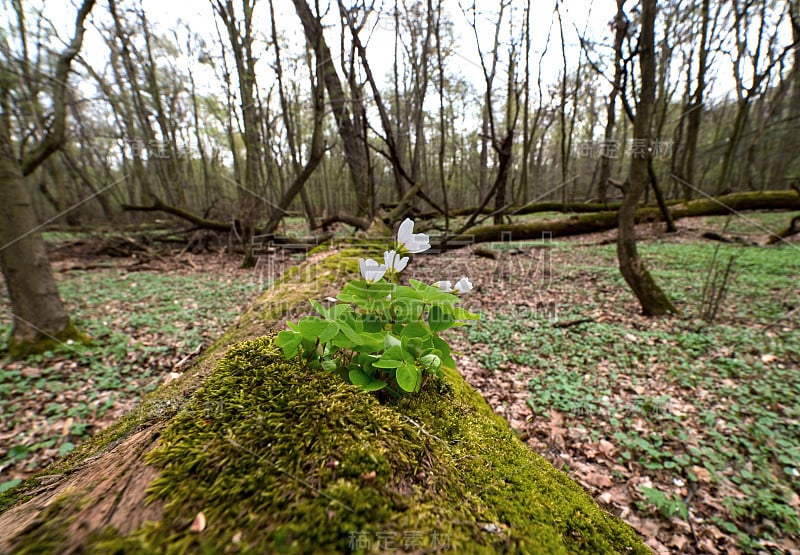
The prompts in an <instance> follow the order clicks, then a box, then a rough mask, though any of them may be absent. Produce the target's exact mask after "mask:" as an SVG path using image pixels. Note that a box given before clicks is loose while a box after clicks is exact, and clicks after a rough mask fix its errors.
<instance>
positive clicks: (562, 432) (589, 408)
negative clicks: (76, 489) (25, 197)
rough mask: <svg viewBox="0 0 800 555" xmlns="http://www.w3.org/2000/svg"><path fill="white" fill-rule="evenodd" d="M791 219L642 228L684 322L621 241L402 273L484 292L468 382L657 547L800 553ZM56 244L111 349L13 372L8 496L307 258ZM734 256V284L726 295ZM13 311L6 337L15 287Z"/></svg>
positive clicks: (436, 263) (650, 260)
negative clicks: (725, 274)
mask: <svg viewBox="0 0 800 555" xmlns="http://www.w3.org/2000/svg"><path fill="white" fill-rule="evenodd" d="M790 217H791V215H789V214H785V213H783V214H777V213H764V214H750V215H747V216H744V217H736V218H733V219H728V218H723V217H713V218H699V219H691V220H681V221H679V222H678V227H679V232H678V233H677V234H671V235H667V234H665V233H663V231H662V226H661V225H648V226H641V227H640V228H639V230H638V231H639V235H640V238H641V241H640V251H641V252H642V254H643V257H644V259H645V261H646V263H647V264H648V265H649V267H650V269H651V270H652V272H653V274H654V276H655V277H656V279H657V281H658V282H659V283H660V284H661V285H662V287H663V288H664V289H665V290H666V291H667V292H668V294H669V295H670V297H671V298H672V299H673V300H674V301H675V303H676V305H677V307H678V309H679V310H680V315H679V316H676V317H667V318H645V317H643V316H641V315H639V309H638V305H637V303H636V301H635V299H634V298H633V296H632V295H631V294H630V292H629V290H628V288H627V287H626V286H625V284H624V282H623V281H622V278H621V276H620V274H619V272H618V270H617V266H616V256H615V246H614V243H613V241H614V238H615V236H616V232H615V231H611V232H607V233H601V234H593V235H586V236H581V237H576V238H571V239H565V240H558V241H555V240H542V241H533V242H531V241H529V242H524V243H516V242H513V238H510V239H509V241H506V242H503V243H494V244H491V245H483V247H484V249H486V250H484V249H481V250H483V253H482V254H483V255H486V254H491V255H493V256H494V258H486V257H485V256H480V255H479V254H478V252H477V251H476V249H475V248H474V247H470V248H464V249H460V250H457V251H451V252H447V253H444V254H439V255H419V256H417V257H415V259H414V260H412V263H411V264H410V265H409V268H408V269H407V270H406V272H405V273H404V275H407V276H408V277H414V278H416V279H421V280H423V281H429V282H433V281H437V280H440V279H449V280H452V281H455V280H457V279H459V278H460V277H461V276H462V275H466V276H469V277H470V278H471V280H472V282H473V283H474V284H475V290H474V291H473V292H472V293H471V294H470V295H469V296H466V297H465V298H464V303H465V305H466V306H468V307H469V308H470V309H472V310H474V311H477V312H479V313H480V314H481V315H482V319H481V320H480V321H479V322H476V323H474V324H473V325H470V326H468V327H465V328H460V329H456V330H452V332H450V333H451V336H450V339H451V341H452V342H453V343H454V344H455V347H456V350H457V351H458V352H459V355H458V356H457V357H456V360H457V361H458V364H459V370H460V371H461V373H462V374H463V375H464V376H465V378H466V379H467V380H468V381H469V382H470V383H471V384H472V385H473V386H474V387H475V388H476V389H478V390H479V391H481V392H482V393H483V395H484V397H485V398H486V400H487V401H488V402H489V404H490V405H491V406H492V408H493V409H494V410H495V411H496V412H497V413H499V414H501V415H503V416H504V417H505V418H506V419H507V420H508V421H509V423H510V424H511V426H512V427H513V428H514V429H515V430H517V431H518V432H519V434H520V437H521V438H522V439H523V441H525V442H527V443H528V444H529V445H530V446H531V448H532V449H533V450H534V451H536V452H537V453H540V454H541V455H542V456H544V457H546V458H547V459H548V460H549V461H551V462H552V463H553V464H554V465H556V466H557V467H558V468H561V469H563V470H564V471H565V472H567V473H568V474H569V475H570V476H571V477H572V478H574V479H575V480H576V481H578V482H580V483H581V484H582V485H583V486H584V487H585V488H586V489H587V490H588V491H589V492H590V493H591V494H592V495H593V496H594V497H595V499H597V501H598V503H600V504H601V505H603V506H604V507H606V508H607V510H609V511H610V512H612V513H614V514H616V515H619V516H620V517H621V518H623V519H624V520H626V521H627V522H629V523H630V524H631V525H632V526H633V527H634V528H636V529H637V530H638V531H639V532H640V534H641V535H642V537H643V538H644V539H645V540H646V541H647V543H648V545H649V546H650V547H651V548H653V550H654V551H656V552H658V553H661V552H663V553H669V552H673V553H675V552H679V553H736V552H749V553H758V552H763V553H786V552H788V553H800V543H798V540H797V538H798V537H800V517H799V516H798V515H800V486H799V485H798V484H800V403H799V402H798V399H800V333H798V330H799V329H800V313H799V312H800V287H798V284H800V255H799V254H800V243H799V242H797V241H792V242H790V243H789V244H784V245H781V246H780V247H778V246H772V247H762V246H757V245H756V244H755V243H757V242H761V243H763V242H764V240H765V239H766V236H767V232H768V230H773V231H774V230H777V229H780V228H782V227H784V226H785V225H786V224H787V223H788V222H789V219H790ZM709 231H714V232H717V233H720V234H724V235H726V236H727V237H733V238H735V239H736V240H737V241H739V242H736V243H730V244H727V243H726V244H723V243H719V242H715V241H708V240H705V239H703V238H702V237H701V235H702V234H703V233H704V232H709ZM48 240H49V241H50V244H51V256H52V260H53V264H54V268H55V270H56V273H57V279H58V281H59V287H60V290H61V293H62V296H63V297H64V299H65V301H66V303H67V305H68V308H69V310H70V311H71V313H72V314H73V315H74V318H75V320H76V322H77V323H78V324H79V326H81V327H82V328H83V329H85V330H87V331H88V333H89V334H90V335H91V336H92V337H93V338H94V339H95V341H94V343H93V345H92V346H90V347H84V346H80V345H70V346H64V348H62V349H59V350H57V351H55V352H50V353H45V354H44V355H41V356H37V357H31V358H29V359H27V360H25V361H20V362H11V361H9V360H7V359H0V414H1V415H2V416H0V491H3V490H5V489H7V488H9V487H12V486H13V485H15V484H16V483H19V480H21V479H24V478H26V477H28V476H30V475H32V474H34V473H35V472H37V471H38V470H41V469H42V468H43V467H44V466H45V465H46V464H48V463H49V462H51V461H53V460H54V459H55V458H57V457H58V456H59V455H62V454H64V453H67V452H69V451H70V450H72V449H73V448H74V446H75V445H76V444H77V443H78V442H80V441H81V440H83V439H85V438H86V437H88V436H89V435H91V434H92V433H94V432H96V431H97V430H100V429H102V428H104V427H106V426H107V425H108V424H110V423H111V422H113V421H114V420H115V419H116V418H117V417H118V416H120V415H121V414H123V413H125V412H127V411H130V410H135V407H136V402H137V401H138V399H139V398H140V397H141V395H143V394H144V393H145V392H147V391H150V390H152V389H154V388H156V387H157V386H158V385H159V384H160V383H163V382H164V381H168V380H170V379H173V378H174V377H175V376H176V375H178V374H179V373H180V372H181V371H182V370H183V369H185V368H187V367H188V365H189V364H190V363H191V361H192V360H193V358H194V357H196V356H197V355H198V354H199V353H200V352H202V349H203V348H204V347H206V346H208V345H210V344H211V343H212V342H213V341H214V340H215V339H216V338H217V337H218V336H219V335H220V334H221V333H222V332H223V331H224V330H225V329H226V328H227V327H228V326H229V325H230V324H231V323H232V322H233V321H234V320H235V318H236V316H237V315H238V314H239V313H241V312H242V311H243V310H244V308H245V307H247V306H248V305H249V304H250V302H252V300H253V299H254V298H255V296H256V295H257V294H258V293H259V291H261V290H262V289H263V288H265V287H267V286H268V285H269V283H270V282H271V280H272V279H274V278H275V277H277V276H278V275H280V273H281V272H282V271H283V269H285V268H286V267H288V266H289V265H291V264H294V263H296V262H297V261H298V260H299V259H301V256H299V255H294V254H290V253H285V252H283V251H278V252H276V253H273V254H272V255H270V256H268V257H263V258H260V259H259V262H260V263H259V264H258V265H257V266H256V268H254V269H246V270H245V269H241V268H239V263H240V258H239V257H233V256H230V255H226V254H190V253H188V252H186V253H182V254H180V255H177V256H170V257H166V256H152V253H140V254H139V255H138V257H130V256H117V257H111V256H108V253H109V252H113V250H109V249H105V250H104V251H103V253H102V254H98V252H97V249H93V248H92V247H91V245H93V244H95V243H96V240H97V238H96V237H94V238H91V237H88V238H87V239H86V241H85V242H81V241H77V242H76V241H75V237H74V236H72V235H70V236H62V235H61V234H55V235H50V236H49V237H48ZM123 246H124V245H123ZM128 246H129V247H130V245H128ZM129 251H130V249H122V250H121V251H120V254H125V253H128V254H130V252H129ZM731 258H732V259H733V263H732V267H731V268H732V273H731V277H730V280H729V283H728V284H727V286H726V287H724V288H722V287H721V286H720V285H719V282H720V279H717V284H716V285H713V281H714V275H715V269H717V270H719V271H720V272H721V271H724V269H725V267H726V266H727V264H728V261H729V260H730V259H731ZM706 284H712V286H711V287H704V286H705V285H706ZM704 289H705V290H706V294H705V295H704ZM709 289H710V290H711V291H713V292H715V293H719V292H720V291H721V290H722V289H724V290H725V296H724V298H723V299H722V301H721V303H720V304H719V309H718V312H717V314H716V315H715V318H714V320H713V322H707V321H704V320H703V319H702V318H700V316H701V312H702V310H703V308H704V307H706V308H708V307H709V303H708V302H703V298H704V296H705V297H708V294H707V293H708V290H709ZM0 314H2V317H0V337H2V339H0V342H2V341H4V340H5V337H6V336H7V334H8V331H9V327H10V317H9V316H8V315H9V314H10V309H9V307H8V299H7V297H6V296H5V291H3V292H2V293H0ZM2 348H3V345H2V344H0V349H2Z"/></svg>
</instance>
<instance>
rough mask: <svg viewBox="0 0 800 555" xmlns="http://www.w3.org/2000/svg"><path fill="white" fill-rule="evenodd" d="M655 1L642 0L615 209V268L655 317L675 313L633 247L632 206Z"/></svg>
mask: <svg viewBox="0 0 800 555" xmlns="http://www.w3.org/2000/svg"><path fill="white" fill-rule="evenodd" d="M655 18H656V0H643V2H642V27H641V32H640V35H639V66H640V72H641V78H640V80H641V85H640V92H639V98H638V102H637V103H636V116H635V119H634V122H633V148H632V149H631V150H632V152H631V166H630V177H629V180H628V184H627V190H626V191H625V196H624V198H623V200H622V205H621V206H620V209H619V214H618V223H619V235H618V237H617V256H618V257H619V269H620V271H621V272H622V275H623V277H624V278H625V281H626V282H627V283H628V285H629V286H630V287H631V289H632V290H633V292H634V294H635V295H636V297H637V299H639V304H640V305H641V307H642V312H643V313H644V314H646V315H648V316H657V315H661V314H665V313H668V312H677V310H676V309H675V307H674V306H673V304H672V303H671V302H670V301H669V299H668V298H667V296H666V295H665V294H664V292H663V291H662V290H661V288H660V287H659V286H658V285H657V284H656V282H655V280H654V279H653V277H652V276H651V275H650V272H648V271H647V268H645V266H644V262H643V261H642V259H641V257H640V256H639V252H638V250H637V248H636V225H635V216H636V206H637V205H638V204H639V199H640V198H641V197H642V193H644V190H645V187H647V183H648V181H649V179H650V176H649V174H648V159H649V149H650V148H651V133H650V126H651V123H652V116H653V109H654V105H655V92H656V91H655V88H656V84H655V65H656V61H655V38H654V34H655V33H654V27H655Z"/></svg>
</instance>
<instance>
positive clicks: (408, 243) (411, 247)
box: [397, 218, 431, 254]
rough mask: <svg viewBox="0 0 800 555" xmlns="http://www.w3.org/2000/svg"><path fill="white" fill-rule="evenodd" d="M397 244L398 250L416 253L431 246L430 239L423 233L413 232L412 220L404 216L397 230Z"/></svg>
mask: <svg viewBox="0 0 800 555" xmlns="http://www.w3.org/2000/svg"><path fill="white" fill-rule="evenodd" d="M397 246H398V250H400V249H403V250H404V251H405V252H410V253H411V254H416V253H420V252H425V251H426V250H428V249H429V248H431V240H430V237H428V236H427V235H425V234H424V233H414V221H413V220H412V219H411V218H406V219H405V220H403V223H401V224H400V229H398V230H397ZM401 252H403V251H402V250H401Z"/></svg>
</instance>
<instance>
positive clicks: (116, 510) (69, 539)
mask: <svg viewBox="0 0 800 555" xmlns="http://www.w3.org/2000/svg"><path fill="white" fill-rule="evenodd" d="M360 254H363V253H361V252H360V251H353V250H351V251H349V252H348V251H341V252H338V253H333V254H332V253H331V252H327V253H318V254H315V255H312V257H311V259H310V260H308V261H307V262H306V263H304V264H303V265H301V266H300V267H297V268H294V269H292V270H291V271H289V272H287V274H285V275H284V277H283V278H282V279H281V280H280V281H279V282H278V283H277V284H276V285H275V286H273V287H272V288H270V289H269V290H267V292H266V293H265V294H264V295H263V296H262V297H261V298H260V299H259V300H258V301H257V302H256V303H255V304H254V306H253V307H252V308H251V309H250V310H249V311H248V312H247V313H246V314H244V315H243V317H242V319H241V321H240V323H239V324H238V325H237V326H235V327H234V328H233V329H231V330H230V332H229V333H228V334H226V335H225V336H224V337H223V338H221V339H220V340H219V341H218V342H217V344H216V345H215V346H214V347H213V348H211V349H210V350H209V351H208V352H207V353H206V354H205V355H204V356H203V357H202V359H201V360H200V362H199V363H198V364H197V365H196V366H195V367H194V368H193V369H192V370H191V371H189V372H187V374H186V375H185V376H184V377H183V378H181V379H179V380H176V381H174V382H171V383H170V384H168V385H166V386H164V387H162V388H160V389H159V390H157V391H156V392H155V393H154V394H152V395H150V396H148V397H147V398H146V400H145V401H144V403H143V404H142V406H141V407H140V409H139V410H137V411H135V412H133V413H131V414H129V415H128V416H126V417H125V418H123V419H122V420H120V421H119V422H117V423H116V424H115V425H114V426H112V427H111V428H110V429H109V430H106V431H105V432H103V433H101V434H100V435H99V436H98V437H97V438H95V439H93V440H92V441H91V442H89V443H88V444H86V445H84V446H81V447H79V448H78V449H77V450H76V451H75V452H73V454H71V455H70V456H69V457H68V458H67V459H65V460H64V461H62V462H61V463H59V464H57V465H56V466H54V467H51V468H50V469H48V470H47V471H46V472H45V473H44V474H43V475H39V476H38V477H36V478H34V479H32V480H29V481H27V482H25V483H24V484H23V485H22V486H20V487H18V488H16V489H15V490H12V491H11V492H6V493H5V494H2V495H0V511H3V512H2V513H1V514H0V552H9V551H11V552H19V551H22V550H26V551H29V552H42V551H44V552H57V553H76V552H102V553H113V552H136V553H152V552H170V553H178V552H181V553H184V552H191V553H199V552H217V553H222V552H228V551H230V550H233V551H236V552H246V553H275V552H281V553H310V552H318V553H335V552H340V553H341V552H351V551H352V552H357V553H366V552H371V551H375V549H377V550H383V551H387V550H388V551H394V550H403V551H411V552H417V553H418V552H433V551H435V552H446V553H463V552H482V553H493V552H494V553H505V552H509V551H511V552H518V553H601V552H603V553H612V552H616V553H648V552H649V551H648V550H647V549H646V548H645V546H644V545H643V544H642V543H641V541H640V540H639V538H638V537H637V536H636V535H635V533H634V532H633V530H632V529H631V528H630V527H628V526H627V525H626V524H624V523H622V522H621V521H620V520H618V519H617V518H615V517H614V516H612V515H610V514H608V513H605V512H603V511H602V510H601V509H599V508H598V506H597V505H596V504H595V503H594V502H593V501H592V500H591V499H590V498H589V496H588V495H587V494H586V492H584V491H583V490H582V489H581V488H580V487H579V486H578V485H577V484H575V483H574V482H573V481H571V480H570V479H569V478H568V477H567V476H566V475H565V474H563V473H562V472H559V471H557V470H556V469H554V468H553V467H552V466H551V465H550V464H549V463H548V462H546V461H545V460H544V459H543V458H541V457H539V456H538V455H536V454H534V453H533V452H532V451H530V449H528V448H527V447H526V446H525V445H524V444H523V443H522V442H521V441H520V440H519V439H518V438H517V437H516V436H515V435H514V434H513V433H512V432H511V430H510V429H509V427H508V424H507V423H506V422H505V421H504V420H503V419H502V418H501V417H499V416H498V415H496V414H494V413H493V411H492V410H491V408H490V407H489V406H488V405H487V403H486V402H485V401H484V400H483V398H482V397H481V396H480V395H479V394H478V393H477V392H476V391H475V390H473V389H472V388H471V387H470V386H468V385H467V384H466V383H465V382H464V380H463V379H462V378H461V376H460V375H458V374H457V373H455V372H451V371H450V372H447V373H446V374H445V378H444V379H443V380H440V381H436V380H434V381H432V382H430V383H429V386H430V387H427V388H426V389H425V390H424V391H423V392H422V393H421V394H420V395H418V396H413V397H408V398H405V399H403V400H400V401H396V402H392V403H387V404H380V403H379V402H378V401H377V400H376V399H375V398H374V397H372V396H371V395H369V394H367V393H365V392H363V391H362V390H360V389H358V388H356V387H354V386H350V385H347V384H345V383H343V382H341V381H340V380H339V379H338V378H337V377H335V376H334V375H332V374H329V373H327V372H324V371H322V370H317V371H314V370H310V369H308V368H306V367H303V366H302V364H300V363H299V362H298V360H293V361H289V362H287V361H285V360H284V359H283V357H282V355H281V352H280V349H278V348H277V347H276V346H275V345H274V343H273V340H272V336H271V335H269V333H268V328H270V327H271V326H273V325H275V324H276V322H278V321H280V320H281V319H282V318H283V317H285V316H286V315H287V314H288V313H292V312H295V311H297V310H298V309H300V310H302V308H299V307H301V306H302V305H304V304H306V299H308V298H318V299H321V298H324V297H325V296H326V295H330V294H331V292H332V291H331V289H332V288H335V289H338V286H335V283H336V280H337V279H340V278H341V276H342V273H343V272H342V269H344V270H345V271H346V272H345V273H348V272H349V273H350V274H352V273H354V272H355V271H357V270H356V268H357V257H358V256H359V255H360ZM265 333H267V335H266V336H264V334H265ZM259 336H260V337H259ZM249 338H256V339H253V340H250V341H244V342H241V341H242V340H243V339H249ZM229 347H230V348H229Z"/></svg>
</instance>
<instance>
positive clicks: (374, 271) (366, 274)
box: [358, 258, 386, 283]
mask: <svg viewBox="0 0 800 555" xmlns="http://www.w3.org/2000/svg"><path fill="white" fill-rule="evenodd" d="M358 267H359V268H360V269H361V275H362V276H363V278H364V281H366V282H367V283H375V282H376V281H378V280H379V279H381V278H382V277H383V274H385V273H386V265H385V264H378V263H377V262H376V261H374V260H372V259H371V258H367V259H366V260H364V259H363V258H359V259H358Z"/></svg>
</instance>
